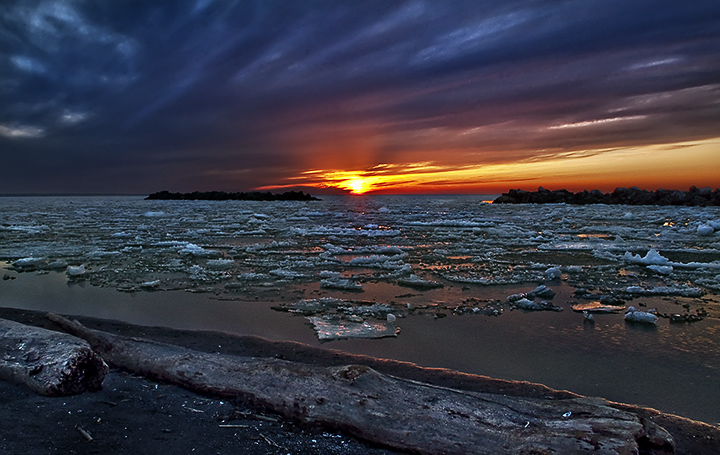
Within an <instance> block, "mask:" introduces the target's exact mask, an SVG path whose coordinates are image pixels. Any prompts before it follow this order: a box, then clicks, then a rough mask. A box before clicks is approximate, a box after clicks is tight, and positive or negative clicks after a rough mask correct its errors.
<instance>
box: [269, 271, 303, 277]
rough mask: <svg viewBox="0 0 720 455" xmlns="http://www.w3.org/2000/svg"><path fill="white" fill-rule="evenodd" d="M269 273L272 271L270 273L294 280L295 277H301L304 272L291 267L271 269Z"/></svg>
mask: <svg viewBox="0 0 720 455" xmlns="http://www.w3.org/2000/svg"><path fill="white" fill-rule="evenodd" d="M268 273H270V275H274V276H276V277H279V278H284V279H287V280H292V279H294V278H300V277H301V276H303V275H302V273H300V272H295V271H293V270H289V269H275V270H270V272H268Z"/></svg>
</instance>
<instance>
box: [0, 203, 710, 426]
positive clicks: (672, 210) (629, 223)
mask: <svg viewBox="0 0 720 455" xmlns="http://www.w3.org/2000/svg"><path fill="white" fill-rule="evenodd" d="M487 199H492V197H486V198H483V197H479V196H377V197H368V196H365V197H325V198H324V200H323V201H316V202H272V203H268V202H243V201H226V202H199V201H145V200H142V198H139V197H37V198H34V197H33V198H29V197H17V198H15V197H6V198H0V261H4V262H0V266H1V267H2V268H3V269H4V270H2V271H0V274H2V275H5V274H6V275H7V277H8V279H5V280H3V281H2V282H0V305H3V306H7V307H16V308H27V309H39V310H51V311H56V312H60V313H65V314H83V315H88V316H96V317H103V318H111V319H118V320H124V321H127V322H132V323H137V324H145V325H160V326H169V327H177V328H191V329H211V330H219V331H224V332H230V333H238V334H254V335H260V336H264V337H267V338H272V339H289V340H295V341H300V342H304V343H309V344H315V345H317V344H320V343H321V341H319V340H318V336H321V335H323V334H325V335H327V334H330V335H332V334H333V333H334V332H333V330H336V329H337V327H340V328H342V329H348V328H353V327H361V326H362V327H366V328H367V331H369V332H372V330H373V329H374V328H375V327H377V326H382V327H384V328H388V327H390V328H391V329H395V328H399V329H400V332H399V334H398V335H397V337H389V338H381V339H348V340H334V341H328V342H325V343H323V346H324V347H327V348H332V349H341V350H345V351H348V352H354V353H362V354H368V355H372V356H376V357H385V358H393V359H399V360H407V361H411V362H415V363H418V364H420V365H423V366H428V367H442V368H453V369H457V370H460V371H466V372H470V373H478V374H485V375H489V376H494V377H500V378H507V379H514V380H527V381H533V382H540V383H544V384H546V385H549V386H551V387H554V388H561V389H568V390H571V391H574V392H577V393H581V394H585V395H591V396H595V395H597V396H603V397H606V398H608V399H611V400H616V401H624V402H630V403H637V404H643V405H648V406H652V407H655V408H658V409H660V410H663V411H666V412H672V413H676V414H680V415H683V416H687V417H690V418H694V419H698V420H703V421H706V422H708V423H713V424H716V423H718V422H720V393H718V392H720V375H719V373H720V333H718V329H719V328H720V298H719V297H718V292H720V233H718V231H719V230H720V208H717V207H714V208H713V207H708V208H700V207H688V208H686V207H630V206H579V207H578V206H566V205H491V204H487V203H485V202H483V200H487ZM540 284H545V285H546V286H548V287H549V288H550V289H551V290H552V292H554V293H555V295H554V296H552V295H551V293H550V294H547V296H543V297H542V298H541V297H536V298H533V297H534V296H532V295H530V296H525V297H527V299H526V300H525V301H528V300H529V301H531V302H532V303H533V304H535V305H539V306H540V307H541V308H543V307H544V308H545V309H550V310H561V311H529V310H525V309H521V308H518V307H519V306H521V305H519V304H518V302H522V300H515V301H514V302H513V301H512V300H513V299H510V300H508V297H509V296H511V295H514V294H518V293H527V292H529V291H532V290H533V289H535V287H536V286H538V285H540ZM583 289H584V290H585V291H584V292H583V291H582V290H583ZM600 300H603V301H604V302H608V301H611V302H612V303H614V304H615V305H614V309H617V310H618V311H619V312H617V313H612V314H595V315H594V319H593V320H592V321H589V320H586V319H585V317H584V316H583V314H582V313H578V312H574V311H572V309H571V305H572V304H573V303H589V302H593V301H600ZM543 302H547V304H546V305H545V304H543ZM543 305H544V306H543ZM630 305H633V306H635V307H637V308H638V309H640V310H643V311H649V310H651V309H656V310H657V314H658V315H660V317H659V319H658V321H657V323H656V324H652V325H643V324H637V323H628V322H626V321H625V320H624V319H623V312H624V310H625V308H626V307H629V306H630ZM279 310H280V311H279ZM388 313H389V314H390V316H388ZM672 315H676V317H675V318H676V319H678V318H680V319H682V320H691V319H701V320H699V321H696V322H671V321H670V319H668V318H666V317H662V316H672ZM311 318H313V319H311ZM311 320H314V321H319V322H320V323H322V324H325V325H322V324H316V328H318V327H327V326H328V325H329V326H330V327H334V329H329V332H328V331H326V332H323V329H322V328H319V329H318V330H319V331H317V332H316V330H314V328H313V325H312V324H311V323H310V321H311ZM362 327H361V328H362ZM392 333H393V334H394V333H395V331H394V330H393V331H392Z"/></svg>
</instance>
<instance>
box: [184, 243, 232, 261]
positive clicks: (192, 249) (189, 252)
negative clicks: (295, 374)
mask: <svg viewBox="0 0 720 455" xmlns="http://www.w3.org/2000/svg"><path fill="white" fill-rule="evenodd" d="M178 253H179V254H180V255H181V256H193V257H199V258H216V257H219V256H222V253H221V252H219V251H215V250H206V249H205V248H203V247H201V246H199V245H195V244H194V243H187V244H185V247H184V248H181V249H180V251H178Z"/></svg>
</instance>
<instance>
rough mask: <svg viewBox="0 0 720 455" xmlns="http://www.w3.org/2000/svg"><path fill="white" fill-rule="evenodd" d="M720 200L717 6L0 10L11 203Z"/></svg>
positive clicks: (32, 2) (707, 1) (11, 1)
mask: <svg viewBox="0 0 720 455" xmlns="http://www.w3.org/2000/svg"><path fill="white" fill-rule="evenodd" d="M541 185H542V186H544V187H546V188H550V189H560V188H567V189H570V190H573V191H578V190H582V189H593V188H599V189H602V190H605V191H611V190H612V189H613V188H615V187H617V186H628V187H629V186H639V187H641V188H646V189H657V188H672V189H687V188H688V187H689V186H691V185H697V186H698V187H703V186H711V187H713V188H716V187H720V2H719V1H717V0H693V1H687V2H683V1H678V0H672V1H665V0H597V1H595V0H572V1H559V0H558V1H551V0H547V1H537V0H525V1H512V0H497V1H496V0H492V1H484V0H469V1H463V0H452V1H450V0H448V1H441V0H427V1H423V0H407V1H402V0H397V1H394V0H381V1H375V0H363V1H340V0H335V1H315V0H303V1H274V0H256V1H249V0H248V1H230V0H174V1H172V2H168V1H161V0H146V1H142V2H140V1H129V0H99V1H98V0H92V1H90V0H88V1H83V0H53V1H50V0H4V1H3V2H2V4H1V5H0V193H3V194H17V193H136V194H142V193H149V192H155V191H160V190H169V191H182V192H185V191H196V190H197V191H209V190H222V191H248V190H256V189H260V190H272V191H284V190H287V189H306V190H308V191H309V192H311V193H318V194H326V193H332V192H353V193H356V194H360V193H365V192H378V193H485V194H496V193H500V192H503V191H506V190H508V189H510V188H524V189H536V188H537V187H538V186H541Z"/></svg>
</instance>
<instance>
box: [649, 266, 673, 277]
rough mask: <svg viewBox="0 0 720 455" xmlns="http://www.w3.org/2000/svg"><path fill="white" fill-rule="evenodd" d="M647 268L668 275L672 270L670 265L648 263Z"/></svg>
mask: <svg viewBox="0 0 720 455" xmlns="http://www.w3.org/2000/svg"><path fill="white" fill-rule="evenodd" d="M647 268H648V269H650V270H652V271H654V272H657V273H660V274H662V275H670V274H671V273H672V272H673V268H672V266H671V265H649V266H647Z"/></svg>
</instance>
